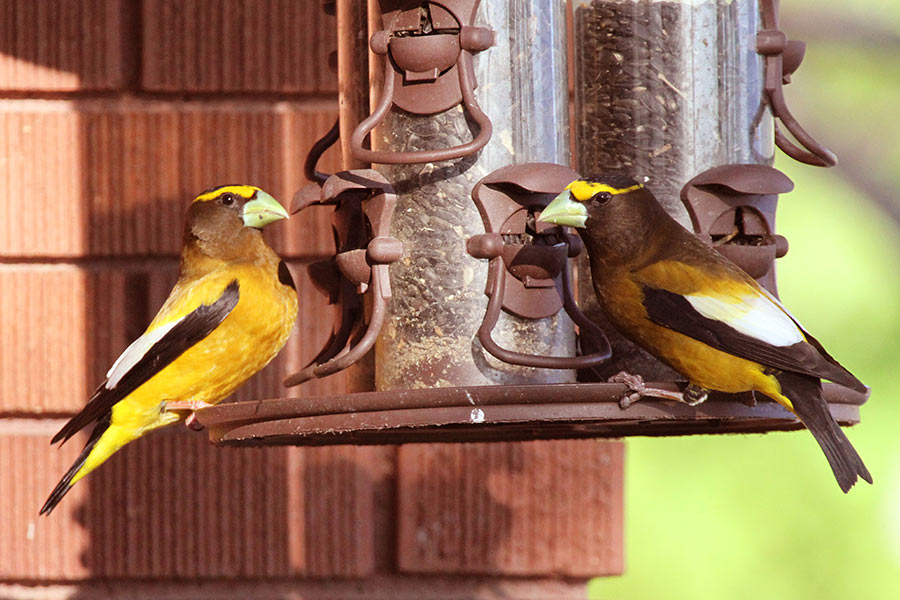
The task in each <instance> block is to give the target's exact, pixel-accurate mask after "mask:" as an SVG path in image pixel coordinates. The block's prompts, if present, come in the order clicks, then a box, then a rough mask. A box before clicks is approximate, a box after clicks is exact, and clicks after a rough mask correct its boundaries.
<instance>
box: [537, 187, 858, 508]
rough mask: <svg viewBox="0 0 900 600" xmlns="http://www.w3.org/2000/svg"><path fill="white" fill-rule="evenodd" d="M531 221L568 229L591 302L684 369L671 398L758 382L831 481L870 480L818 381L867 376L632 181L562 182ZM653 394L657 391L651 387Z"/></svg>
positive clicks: (846, 381)
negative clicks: (814, 445) (808, 437)
mask: <svg viewBox="0 0 900 600" xmlns="http://www.w3.org/2000/svg"><path fill="white" fill-rule="evenodd" d="M538 220H539V221H544V222H547V223H556V224H559V225H568V226H571V227H577V228H578V229H579V232H580V234H581V237H582V239H583V240H584V245H585V248H586V249H587V252H588V256H589V258H590V260H591V276H592V279H593V284H594V291H595V292H596V294H597V299H598V301H599V303H600V306H601V308H603V310H604V312H605V313H606V315H607V316H608V317H609V319H610V321H612V323H613V324H614V325H615V326H616V327H617V328H618V329H619V330H620V331H621V332H622V333H623V334H624V335H625V336H626V337H628V338H629V339H631V341H633V342H634V343H636V344H638V345H639V346H641V347H643V348H644V349H646V350H647V351H648V352H650V353H651V354H653V355H654V356H656V357H657V358H659V359H660V360H661V361H663V362H664V363H666V364H668V365H669V366H671V367H672V368H673V369H675V370H676V371H678V372H679V373H681V374H682V375H683V376H684V377H686V378H687V380H688V384H689V385H688V386H687V389H686V390H685V392H684V395H683V397H678V398H677V399H679V400H681V401H684V402H687V403H688V404H691V405H694V404H699V403H700V402H703V401H704V400H705V399H706V396H707V394H708V391H709V390H718V391H721V392H728V393H741V392H749V391H755V392H761V393H763V394H765V395H766V396H768V397H769V398H772V399H773V400H775V401H776V402H778V403H780V404H782V405H783V406H784V407H785V408H787V409H788V410H790V411H791V412H793V413H794V414H795V415H797V417H799V419H800V420H801V421H802V422H803V424H804V425H806V427H807V428H808V429H809V430H810V432H811V433H812V434H813V437H815V439H816V441H817V442H818V443H819V446H820V447H821V448H822V451H823V452H824V453H825V457H826V458H827V459H828V463H829V464H830V465H831V469H832V471H833V472H834V476H835V478H836V479H837V481H838V484H839V485H840V486H841V489H842V490H844V491H845V492H846V491H847V490H849V489H850V487H851V486H853V484H854V483H856V480H857V477H861V478H862V479H864V480H866V481H868V482H869V483H872V476H871V475H870V474H869V471H868V469H866V466H865V465H864V464H863V461H862V459H861V458H860V457H859V455H858V454H857V453H856V450H855V449H854V448H853V446H852V445H851V444H850V440H848V439H847V436H846V435H844V432H843V431H841V428H840V427H838V424H837V423H836V422H835V420H834V418H833V417H832V416H831V413H830V412H829V411H828V404H827V403H826V402H825V399H824V398H823V397H822V382H821V380H822V379H829V380H831V381H834V382H836V383H839V384H841V385H845V386H847V387H850V388H852V389H854V390H857V391H859V392H865V391H866V389H867V388H866V386H865V385H863V384H862V382H860V381H859V379H857V378H856V377H854V376H853V374H851V373H850V372H849V371H848V370H847V369H845V368H844V367H842V366H841V365H840V364H839V363H838V362H837V361H836V360H835V359H834V358H832V357H831V355H829V354H828V353H827V352H826V351H825V348H823V347H822V345H821V344H820V343H819V342H818V341H816V339H815V338H813V337H812V336H811V335H810V334H809V333H807V332H806V331H805V330H804V329H803V328H802V327H801V326H800V324H799V323H798V322H797V320H796V319H794V317H793V316H792V315H791V314H790V313H789V312H788V311H787V310H786V309H785V308H784V307H783V306H782V305H781V303H780V302H779V301H778V300H777V299H775V297H774V296H772V295H771V294H770V293H769V292H767V291H766V290H765V289H764V288H763V287H761V286H760V285H759V284H758V283H757V282H756V281H755V280H754V279H753V278H752V277H750V276H749V275H747V274H746V273H745V272H744V271H742V270H741V269H740V268H739V267H738V266H737V265H735V264H734V263H732V262H731V261H729V260H728V259H726V258H725V257H724V256H722V255H721V254H719V253H718V252H716V251H715V250H713V249H712V248H710V247H708V246H706V245H705V244H704V243H703V242H701V241H700V240H699V239H698V238H697V237H696V236H695V235H693V234H692V233H691V232H689V231H688V230H686V229H685V228H684V227H682V226H681V225H679V224H678V223H677V222H676V221H675V220H674V219H673V218H672V217H670V216H669V215H668V214H667V213H666V211H665V210H663V208H662V207H661V206H660V205H659V204H658V203H657V202H656V199H655V198H654V197H653V194H651V193H650V191H649V190H647V189H646V188H645V187H644V186H643V185H641V184H639V183H637V182H636V181H634V180H633V179H631V178H629V177H625V176H622V175H616V174H608V175H599V176H594V177H590V178H585V179H581V180H577V181H573V182H572V183H571V184H569V186H568V187H567V188H566V190H565V191H564V192H563V193H562V194H560V195H559V196H557V197H556V198H555V199H554V200H553V201H552V202H551V203H550V204H549V205H548V206H547V208H545V209H544V211H543V212H542V213H541V215H540V217H539V219H538ZM629 377H630V378H631V381H629V379H628V378H626V379H624V381H625V382H626V383H629V384H630V385H631V386H632V388H633V389H635V390H637V391H638V393H639V394H640V393H641V391H642V385H643V383H642V382H636V383H635V381H634V380H636V379H639V378H637V377H635V376H629ZM652 395H654V396H660V397H666V394H665V392H664V391H660V390H653V394H652ZM626 404H627V402H625V403H623V407H624V406H625V405H626Z"/></svg>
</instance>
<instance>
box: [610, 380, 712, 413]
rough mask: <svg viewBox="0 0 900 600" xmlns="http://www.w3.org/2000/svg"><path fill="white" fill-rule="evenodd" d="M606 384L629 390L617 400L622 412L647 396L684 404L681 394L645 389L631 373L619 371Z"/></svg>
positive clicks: (645, 386)
mask: <svg viewBox="0 0 900 600" xmlns="http://www.w3.org/2000/svg"><path fill="white" fill-rule="evenodd" d="M607 382H609V383H622V384H625V386H626V387H628V389H629V390H630V391H628V392H626V393H625V395H624V396H622V398H621V400H619V408H621V409H623V410H624V409H626V408H628V407H629V406H631V405H632V404H634V403H635V402H637V401H638V400H640V399H641V398H645V397H648V396H649V397H652V398H663V399H665V400H676V401H678V402H686V400H685V399H684V397H683V396H682V394H681V393H679V392H671V391H669V390H662V389H659V388H651V387H647V384H646V383H644V378H643V377H641V376H640V375H635V374H633V373H628V372H627V371H620V372H619V373H616V374H615V375H613V376H612V377H610V378H609V379H607ZM705 399H706V398H705V397H704V398H703V400H705ZM703 400H700V402H702V401H703ZM698 404H699V402H698Z"/></svg>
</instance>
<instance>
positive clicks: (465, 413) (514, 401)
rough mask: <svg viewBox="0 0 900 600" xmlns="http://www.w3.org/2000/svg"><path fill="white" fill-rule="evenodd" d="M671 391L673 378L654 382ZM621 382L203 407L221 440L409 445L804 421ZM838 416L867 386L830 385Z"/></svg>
mask: <svg viewBox="0 0 900 600" xmlns="http://www.w3.org/2000/svg"><path fill="white" fill-rule="evenodd" d="M647 385H648V387H657V388H661V389H667V390H671V391H677V390H678V389H679V387H678V384H675V383H648V384H647ZM626 391H627V389H626V387H625V385H623V384H611V383H572V384H553V385H502V386H500V385H498V386H470V387H447V388H430V389H417V390H393V391H389V392H362V393H355V394H346V395H341V396H329V397H318V398H273V399H269V400H260V401H253V402H235V403H230V404H223V405H220V406H215V407H211V408H205V409H202V410H200V411H198V412H197V417H198V419H199V420H200V422H201V423H202V424H203V425H204V426H206V427H207V428H208V430H209V436H210V439H211V440H212V441H213V442H214V443H216V444H218V445H223V446H258V445H266V446H268V445H278V444H290V445H295V446H296V445H299V446H320V445H332V444H353V445H359V444H405V443H414V442H486V441H525V440H539V439H545V440H546V439H572V438H620V437H625V436H633V435H643V436H669V435H686V434H697V433H706V434H709V433H763V432H767V431H789V430H794V429H801V428H802V427H803V426H802V425H801V424H800V422H799V421H798V420H797V419H796V418H795V417H794V416H793V415H792V414H791V413H790V412H788V411H787V410H785V409H784V408H783V407H781V406H780V405H779V404H777V403H775V402H773V401H771V400H767V399H764V398H761V399H760V400H759V401H758V402H757V404H756V406H748V405H747V404H744V403H743V402H741V400H740V399H738V397H735V396H729V395H727V394H719V393H712V394H710V398H709V400H707V401H706V402H704V403H702V404H700V405H698V406H693V407H691V406H687V405H685V404H681V403H679V402H674V401H670V400H653V399H649V398H647V399H642V400H639V401H638V402H636V403H635V404H633V405H631V406H630V407H628V408H626V409H621V408H620V407H619V404H618V401H619V399H620V398H621V397H622V396H623V394H625V393H626ZM824 392H825V399H826V400H827V401H828V404H829V408H830V409H831V414H832V415H834V417H835V419H837V421H838V422H839V423H841V424H842V425H854V424H856V423H858V422H859V407H860V406H861V405H862V404H863V403H864V402H865V401H866V399H867V398H868V394H860V393H858V392H854V391H852V390H849V389H847V388H844V387H842V386H838V385H835V384H831V383H826V384H824Z"/></svg>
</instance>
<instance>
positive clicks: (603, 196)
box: [591, 192, 612, 204]
mask: <svg viewBox="0 0 900 600" xmlns="http://www.w3.org/2000/svg"><path fill="white" fill-rule="evenodd" d="M611 199H612V194H610V193H609V192H597V193H596V194H594V197H593V198H591V200H593V201H594V202H596V203H597V204H606V203H607V202H609V201H610V200H611Z"/></svg>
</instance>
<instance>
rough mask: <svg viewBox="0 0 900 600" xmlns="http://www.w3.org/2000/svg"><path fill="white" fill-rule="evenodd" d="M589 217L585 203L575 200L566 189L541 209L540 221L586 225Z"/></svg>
mask: <svg viewBox="0 0 900 600" xmlns="http://www.w3.org/2000/svg"><path fill="white" fill-rule="evenodd" d="M587 218H588V214H587V208H585V206H584V204H583V203H581V202H578V201H576V200H573V199H572V194H571V192H569V190H565V191H564V192H563V193H562V194H560V195H559V196H557V197H556V198H554V199H553V201H552V202H550V204H548V205H547V208H545V209H544V210H542V211H541V216H540V217H538V221H541V222H543V223H553V224H554V225H567V226H569V227H584V222H585V221H587Z"/></svg>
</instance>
